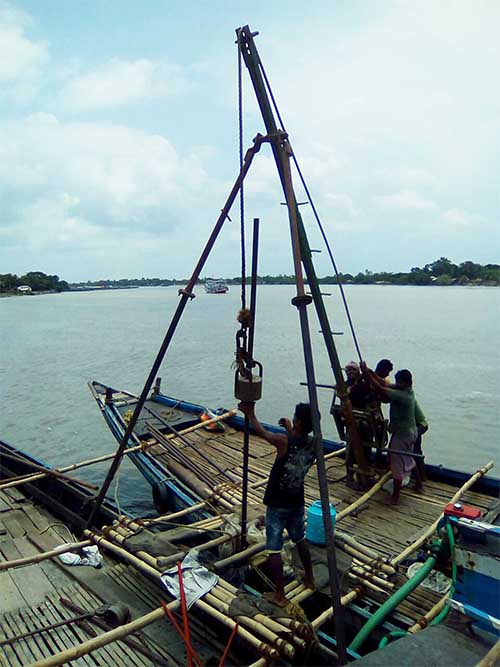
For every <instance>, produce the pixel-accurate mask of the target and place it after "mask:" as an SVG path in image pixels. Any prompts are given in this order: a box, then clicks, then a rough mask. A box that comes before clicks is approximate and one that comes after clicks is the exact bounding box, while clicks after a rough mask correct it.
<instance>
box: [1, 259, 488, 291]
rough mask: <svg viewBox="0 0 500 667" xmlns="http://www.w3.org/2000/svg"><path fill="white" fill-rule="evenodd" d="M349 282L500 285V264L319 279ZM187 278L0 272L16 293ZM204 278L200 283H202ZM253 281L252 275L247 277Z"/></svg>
mask: <svg viewBox="0 0 500 667" xmlns="http://www.w3.org/2000/svg"><path fill="white" fill-rule="evenodd" d="M224 280H225V281H226V282H227V283H228V284H229V285H241V276H236V277H234V278H226V279H224ZM339 281H340V282H341V283H342V284H347V285H349V284H350V285H385V284H387V285H491V286H495V285H500V264H485V265H484V266H483V265H481V264H476V263H475V262H471V261H467V262H462V263H461V264H453V262H451V261H450V260H449V259H447V258H446V257H440V258H439V259H437V260H436V261H435V262H432V263H430V264H426V265H425V266H423V267H418V266H414V267H413V268H412V269H411V270H410V271H409V272H407V273H403V272H400V273H389V272H387V271H381V272H378V273H377V272H372V271H369V270H368V269H367V270H366V271H364V272H360V273H357V274H356V275H353V274H351V273H340V274H339V278H338V279H337V276H325V277H323V278H318V282H320V283H323V284H328V285H335V284H337V283H338V282H339ZM187 282H188V280H187V279H175V278H144V277H142V278H121V279H120V280H95V281H87V282H82V283H70V284H68V283H67V282H66V281H65V280H60V279H59V276H50V275H46V274H45V273H42V272H41V271H30V272H29V273H26V274H25V275H24V276H20V277H18V276H16V275H14V274H12V273H6V274H4V275H2V274H0V292H15V291H16V290H17V288H18V287H20V286H21V285H29V287H31V289H32V290H33V292H65V291H67V290H85V289H123V288H131V287H170V286H171V285H185V284H186V283H187ZM204 282H205V278H201V279H200V280H199V281H198V283H200V284H203V283H204ZM246 282H247V283H248V284H249V283H250V276H247V277H246ZM258 282H259V284H261V285H293V284H294V283H295V276H293V275H283V274H280V275H278V276H259V278H258Z"/></svg>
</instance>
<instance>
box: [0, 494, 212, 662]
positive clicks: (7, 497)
mask: <svg viewBox="0 0 500 667" xmlns="http://www.w3.org/2000/svg"><path fill="white" fill-rule="evenodd" d="M68 541H71V537H70V534H69V533H68V531H67V530H66V529H65V527H64V525H63V524H61V523H60V522H58V521H57V520H56V519H54V517H52V516H51V515H50V514H48V513H47V512H46V511H45V510H44V509H43V508H40V507H38V506H35V505H34V504H33V502H31V501H30V500H28V499H27V498H26V497H25V496H24V495H23V494H22V493H20V491H18V490H17V489H15V488H10V489H7V490H4V491H0V564H1V563H2V562H3V563H5V561H12V560H15V559H18V558H22V557H28V558H29V557H33V556H34V555H35V554H38V553H40V552H42V551H44V550H48V549H51V548H53V547H55V546H57V545H61V544H62V543H64V542H68ZM61 599H67V600H70V601H71V602H72V603H73V604H77V605H78V606H79V607H80V608H82V609H84V610H85V611H93V610H95V609H97V608H98V607H100V606H101V605H103V604H105V603H115V602H118V601H120V602H122V603H123V604H125V605H126V606H127V607H128V608H129V609H130V612H131V615H132V618H136V617H141V616H142V615H144V614H146V613H148V612H150V611H151V610H153V609H155V608H157V607H158V605H159V599H160V592H159V591H158V590H156V588H155V587H154V586H153V585H152V584H151V583H150V582H149V580H148V579H147V578H146V577H144V576H142V575H141V574H140V573H138V572H137V571H136V570H135V569H133V568H130V567H125V566H124V565H120V564H119V563H117V562H116V561H114V562H113V561H112V560H110V559H109V558H108V559H106V560H105V565H104V567H103V568H102V569H98V570H96V569H94V568H92V567H65V566H64V565H62V564H58V563H56V562H55V561H54V560H45V561H43V562H41V563H36V564H29V565H25V566H23V567H12V568H9V569H5V570H2V571H0V665H1V666H2V667H17V666H19V665H23V666H24V665H35V664H36V665H38V664H40V665H42V664H45V663H44V661H46V660H49V659H51V658H53V657H54V656H57V655H58V654H59V653H61V652H62V651H65V650H68V649H70V648H71V647H75V646H78V645H80V644H82V643H83V642H85V641H88V640H89V639H91V638H93V637H96V636H100V635H102V634H103V633H104V632H105V630H103V629H102V628H101V627H99V626H98V625H95V623H94V619H93V618H89V619H86V620H85V621H80V622H71V621H69V619H71V618H74V617H75V616H77V615H78V614H76V613H74V612H73V611H71V610H70V609H68V608H67V607H65V606H64V604H63V603H62V602H61ZM61 621H66V622H65V623H63V624H61V625H59V626H58V627H55V628H52V629H47V630H44V631H41V632H40V630H41V629H43V628H47V626H52V625H54V624H58V623H60V622H61ZM68 621H69V622H68ZM26 633H29V636H27V637H25V638H20V639H14V638H15V637H17V636H19V635H24V634H26ZM131 642H132V643H131ZM133 642H137V644H139V645H140V647H142V648H143V649H144V652H141V651H140V650H138V649H137V648H136V647H134V646H133V645H132V644H133ZM194 644H195V645H196V646H197V648H198V649H199V650H200V651H203V649H204V646H205V645H206V633H203V639H202V638H201V634H200V635H199V636H198V637H196V636H195V637H194ZM217 644H218V642H217ZM145 653H146V655H145ZM65 664H66V663H65ZM71 664H72V665H73V664H75V665H82V666H83V665H85V666H88V667H96V665H103V666H104V665H106V666H108V665H117V666H119V667H129V666H130V667H145V666H157V665H165V666H170V665H171V666H176V665H184V664H185V647H184V642H183V641H182V640H181V639H180V638H179V637H178V635H177V633H176V632H175V631H174V630H173V629H172V628H171V626H170V623H169V622H167V621H166V620H164V619H163V618H162V619H161V620H159V621H158V622H156V623H154V624H151V625H148V626H147V627H146V628H144V629H143V630H142V631H140V632H138V633H137V634H130V635H127V638H126V641H113V642H111V643H109V644H106V645H105V646H102V647H100V648H97V649H95V650H93V651H92V652H91V653H88V654H85V655H83V656H81V657H78V658H77V659H75V660H73V661H72V662H71Z"/></svg>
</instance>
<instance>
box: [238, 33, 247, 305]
mask: <svg viewBox="0 0 500 667" xmlns="http://www.w3.org/2000/svg"><path fill="white" fill-rule="evenodd" d="M239 42H240V34H239V33H238V44H237V49H238V133H239V136H238V139H239V152H240V172H241V169H242V168H243V78H242V60H241V48H240V44H239ZM240 238H241V307H242V308H246V261H245V197H244V192H243V181H242V182H241V186H240Z"/></svg>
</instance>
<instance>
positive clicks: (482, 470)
mask: <svg viewBox="0 0 500 667" xmlns="http://www.w3.org/2000/svg"><path fill="white" fill-rule="evenodd" d="M494 465H495V464H494V462H493V461H489V462H488V463H487V464H486V465H485V466H483V467H482V468H480V469H479V470H478V471H477V472H476V473H474V475H472V477H471V478H470V479H469V480H467V482H465V484H464V485H463V486H461V487H460V489H459V490H458V491H457V492H456V493H455V495H454V496H453V498H452V499H451V500H450V503H456V502H457V501H458V500H460V498H461V497H462V496H463V494H464V493H466V491H468V490H469V489H470V487H471V486H473V485H474V484H475V483H476V482H477V480H478V479H481V477H483V476H484V475H486V473H487V472H488V470H491V469H492V468H493V466H494ZM442 516H443V515H442V513H441V514H440V515H439V516H438V518H437V519H436V520H435V521H434V522H433V523H432V524H431V525H430V526H429V528H428V529H427V530H426V531H425V532H424V533H423V534H422V535H421V536H420V537H419V538H418V539H416V540H415V541H414V542H413V543H412V544H410V546H409V547H407V548H406V549H404V550H403V551H402V552H401V553H400V554H399V555H398V556H395V557H394V558H393V559H392V561H391V564H392V565H394V566H396V565H398V564H399V563H401V561H403V560H404V559H405V558H408V556H409V555H410V554H411V553H413V552H414V551H415V550H416V549H418V548H419V547H421V546H422V544H424V542H426V540H427V538H428V537H429V536H430V535H432V533H433V532H434V531H435V530H436V528H437V525H438V523H439V521H440V520H441V517H442Z"/></svg>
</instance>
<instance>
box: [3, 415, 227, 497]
mask: <svg viewBox="0 0 500 667" xmlns="http://www.w3.org/2000/svg"><path fill="white" fill-rule="evenodd" d="M236 413H237V410H228V411H227V412H225V413H224V414H222V415H217V416H216V417H212V419H207V421H205V422H200V423H199V424H194V425H193V426H190V427H189V428H186V429H184V430H182V431H179V434H180V435H185V434H186V433H192V432H193V431H197V430H198V429H200V428H203V427H204V426H209V425H210V424H215V423H216V422H219V421H223V420H224V419H228V418H229V417H232V416H234V415H235V414H236ZM166 437H167V439H169V440H174V439H175V438H176V437H177V435H174V434H170V435H167V436H166ZM157 444H158V443H157V442H151V443H145V442H144V443H141V444H140V445H137V446H135V447H129V448H128V449H125V450H124V452H123V453H124V454H134V453H135V452H139V451H143V450H145V449H149V448H150V447H154V446H155V445H157ZM114 457H115V453H113V454H104V455H103V456H96V457H94V458H92V459H86V460H85V461H80V462H79V463H72V464H71V465H68V466H65V467H63V468H51V469H50V470H47V471H46V472H39V473H33V474H29V475H23V476H22V477H19V478H16V479H15V480H11V481H9V479H7V480H6V481H5V480H4V481H3V482H2V483H0V491H2V490H3V489H8V488H10V487H13V486H19V485H20V484H25V483H29V482H35V481H36V480H38V479H43V478H44V477H47V476H48V475H51V474H54V473H55V474H58V473H60V474H63V473H66V472H71V471H72V470H77V469H78V468H85V467H87V466H90V465H94V464H96V463H105V462H106V461H111V459H114Z"/></svg>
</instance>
